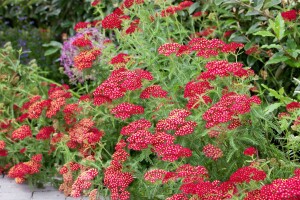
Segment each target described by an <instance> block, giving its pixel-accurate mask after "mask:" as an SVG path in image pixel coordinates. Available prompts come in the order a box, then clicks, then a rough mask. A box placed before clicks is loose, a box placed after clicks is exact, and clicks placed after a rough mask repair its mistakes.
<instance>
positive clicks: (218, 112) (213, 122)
mask: <svg viewBox="0 0 300 200" xmlns="http://www.w3.org/2000/svg"><path fill="white" fill-rule="evenodd" d="M253 103H255V104H260V99H259V98H258V97H256V96H253V97H249V96H247V95H239V94H236V93H235V92H230V93H227V94H224V95H223V96H222V97H221V99H220V101H219V102H217V103H216V104H214V105H213V106H212V107H211V108H209V109H208V110H207V111H206V112H205V113H204V114H203V116H202V117H203V119H204V120H205V121H207V123H206V128H211V127H214V126H217V125H219V124H221V123H226V122H231V123H236V122H235V116H238V115H242V114H245V113H249V112H250V110H251V105H252V104H253ZM238 124H239V125H240V123H238ZM229 126H230V124H229ZM234 128H236V126H234Z"/></svg>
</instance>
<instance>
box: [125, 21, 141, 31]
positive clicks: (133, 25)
mask: <svg viewBox="0 0 300 200" xmlns="http://www.w3.org/2000/svg"><path fill="white" fill-rule="evenodd" d="M139 23H140V20H139V19H135V20H133V21H132V22H131V23H130V26H129V27H128V28H127V29H126V31H125V33H126V34H128V35H129V34H131V33H134V32H135V30H136V29H137V28H138V26H139Z"/></svg>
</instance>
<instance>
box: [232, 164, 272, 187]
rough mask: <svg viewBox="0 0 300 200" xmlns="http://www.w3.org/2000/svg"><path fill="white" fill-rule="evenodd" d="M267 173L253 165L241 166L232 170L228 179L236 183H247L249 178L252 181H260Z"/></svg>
mask: <svg viewBox="0 0 300 200" xmlns="http://www.w3.org/2000/svg"><path fill="white" fill-rule="evenodd" d="M266 176H267V174H266V173H265V172H264V171H262V170H259V169H256V168H254V167H248V166H246V167H242V168H240V169H238V170H237V171H236V172H234V173H233V174H232V175H231V176H230V181H231V182H233V183H235V184H238V183H244V182H246V183H249V182H250V181H251V180H253V181H262V180H264V179H265V178H266Z"/></svg>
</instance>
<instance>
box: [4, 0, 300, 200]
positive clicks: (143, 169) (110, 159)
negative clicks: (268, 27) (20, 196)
mask: <svg viewBox="0 0 300 200" xmlns="http://www.w3.org/2000/svg"><path fill="white" fill-rule="evenodd" d="M93 6H96V7H97V6H99V7H100V6H101V2H99V1H94V2H93ZM197 12H199V11H197V3H195V2H192V1H184V2H181V3H179V4H177V5H176V4H175V5H174V4H172V2H171V1H147V0H125V1H123V2H122V3H121V4H120V5H119V7H118V8H116V9H115V10H114V11H113V12H112V13H111V14H109V15H107V16H106V17H104V18H103V19H102V21H101V29H99V30H100V31H101V33H100V31H99V30H98V29H97V26H96V27H93V28H91V27H89V26H94V25H91V24H89V23H86V22H80V23H78V24H77V25H76V26H75V29H76V31H77V34H76V35H75V36H74V37H73V38H70V40H69V41H67V42H66V43H65V45H64V49H63V54H62V57H61V61H62V64H63V65H65V67H66V66H67V67H66V68H65V69H66V72H67V70H68V69H73V72H72V73H74V69H76V70H77V72H80V73H81V74H80V79H77V81H79V82H82V84H84V86H83V87H81V88H79V89H78V91H76V92H74V91H73V90H71V89H70V87H69V86H68V85H65V84H63V85H60V84H55V83H52V81H51V80H47V79H45V78H43V77H41V76H40V74H39V73H38V72H37V71H34V73H33V72H31V71H30V70H31V69H27V68H25V69H23V68H22V67H21V68H20V67H18V66H15V65H13V66H11V65H10V63H14V62H12V61H11V58H10V57H8V58H7V59H10V60H6V61H4V62H3V63H0V64H1V65H0V67H1V69H2V68H3V69H4V70H5V71H4V72H5V76H3V77H4V78H3V80H4V87H1V89H2V91H0V92H2V93H3V94H4V95H6V96H7V95H10V96H16V98H18V100H17V101H15V102H11V101H9V100H8V99H9V98H6V99H5V106H4V107H3V108H5V109H6V110H5V111H3V113H5V114H4V115H3V116H1V128H2V129H1V135H0V155H1V158H0V159H1V165H0V167H1V168H0V169H1V171H2V172H4V173H8V175H9V176H10V177H12V178H15V180H16V182H18V183H21V182H24V181H26V180H28V181H34V180H38V181H41V182H43V181H44V180H40V179H39V177H38V175H39V174H40V173H48V174H47V175H48V176H49V175H53V174H56V175H57V176H61V177H62V180H61V181H60V183H59V185H60V186H59V189H60V190H61V191H63V192H64V194H65V195H67V196H72V197H79V196H81V195H89V197H90V198H91V199H96V198H97V197H99V196H100V195H109V196H110V197H111V199H113V200H118V199H124V200H125V199H168V200H172V199H173V200H176V199H254V198H257V199H299V198H300V188H299V187H298V185H299V180H300V179H299V156H298V155H297V152H298V151H299V148H298V146H297V145H296V144H297V143H296V141H297V140H294V139H292V137H297V136H298V133H299V128H298V126H299V124H300V123H299V114H300V113H299V107H300V106H299V103H298V102H297V101H295V100H292V99H291V98H289V97H285V96H284V94H283V93H284V92H279V93H277V92H276V91H275V90H272V89H270V88H267V87H266V88H267V89H268V90H269V91H270V93H271V94H273V95H274V96H275V97H276V98H278V99H279V102H277V103H274V104H270V105H268V103H269V102H268V101H265V100H264V95H263V93H258V92H257V89H256V87H255V86H259V84H258V83H257V80H258V76H257V75H256V74H255V71H254V70H253V69H251V68H250V67H249V66H248V65H245V64H243V63H242V62H240V61H239V59H240V54H241V52H244V51H245V45H244V44H243V43H241V42H238V41H233V42H228V41H225V40H223V38H221V37H220V38H217V37H216V38H213V37H212V35H210V33H204V32H202V33H201V34H196V31H195V29H194V28H195V27H196V26H192V27H188V26H185V25H184V23H180V19H181V18H180V17H179V15H180V13H185V14H186V15H188V16H189V18H191V19H190V20H191V21H192V22H193V23H195V21H196V20H195V19H194V18H195V17H197V16H198V17H204V16H206V15H208V13H203V15H202V14H201V15H200V14H198V13H197ZM194 20H195V21H194ZM97 24H98V22H97ZM210 28H211V29H210V31H207V30H206V32H214V31H215V29H216V28H214V27H210ZM203 31H204V30H203ZM107 32H108V33H109V32H113V33H114V39H113V40H114V41H113V42H115V44H116V45H115V44H114V43H113V42H109V43H106V42H104V41H105V37H104V34H105V33H107ZM6 51H7V50H4V53H2V54H3V55H5V54H7V53H6ZM248 53H249V52H248ZM9 61H10V62H9ZM25 70H29V75H28V77H27V76H26V77H27V78H28V79H29V80H27V78H25V79H24V80H23V79H20V80H19V79H17V80H15V81H14V82H13V81H12V80H14V79H13V78H11V77H14V75H15V74H16V73H19V74H20V75H18V76H21V75H23V74H24V71H25ZM69 72H70V71H69ZM67 73H68V72H67ZM91 76H93V81H91V82H89V81H88V79H89V78H87V77H91ZM71 77H72V79H73V78H74V74H71ZM30 78H31V79H30ZM30 80H34V81H41V80H43V81H44V82H47V83H44V84H41V85H38V86H39V87H38V88H37V89H36V90H34V91H28V92H27V91H24V89H22V88H24V82H26V81H28V82H29V83H30ZM74 80H75V79H74ZM11 84H17V85H16V86H17V88H18V89H16V90H5V88H8V87H12V85H11ZM31 84H32V83H31ZM36 87H37V86H36ZM284 105H286V110H287V112H283V113H281V114H280V115H279V116H278V118H274V114H275V112H274V111H275V110H276V109H281V106H284ZM11 113H13V115H11ZM2 121H3V122H2ZM279 137H281V138H284V143H282V144H277V142H278V141H279ZM38 147H39V148H38ZM292 147H293V148H292ZM24 148H25V149H24ZM16 149H17V151H18V152H17V153H16V152H15V151H16ZM14 157H17V159H13V158H14ZM49 160H51V162H48V161H49ZM2 163H3V164H2ZM42 167H44V168H46V169H48V168H49V169H51V170H49V171H48V170H40V169H41V168H42ZM50 172H52V174H51V173H50ZM48 181H49V180H48ZM50 181H53V182H55V180H50Z"/></svg>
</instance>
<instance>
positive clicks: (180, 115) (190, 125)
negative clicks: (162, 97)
mask: <svg viewBox="0 0 300 200" xmlns="http://www.w3.org/2000/svg"><path fill="white" fill-rule="evenodd" d="M190 114H191V112H190V111H188V110H185V109H175V110H173V111H171V112H170V114H169V116H168V118H166V119H162V120H159V121H158V123H157V124H156V131H157V132H161V131H171V130H174V132H175V133H174V134H175V135H177V136H184V135H188V134H191V133H193V132H194V128H195V127H196V126H197V123H196V122H194V121H186V119H185V118H186V117H188V116H189V115H190Z"/></svg>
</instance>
